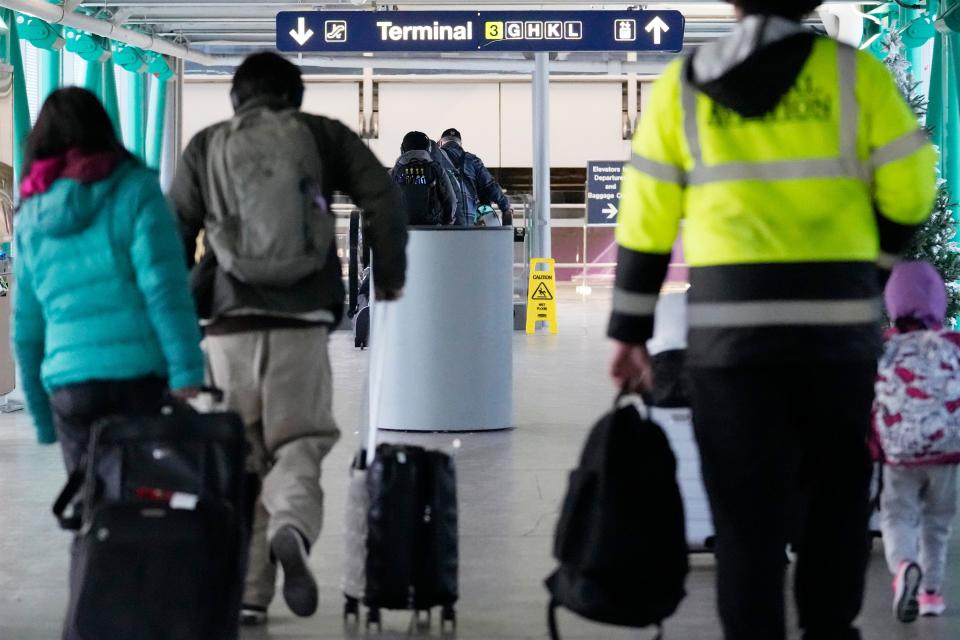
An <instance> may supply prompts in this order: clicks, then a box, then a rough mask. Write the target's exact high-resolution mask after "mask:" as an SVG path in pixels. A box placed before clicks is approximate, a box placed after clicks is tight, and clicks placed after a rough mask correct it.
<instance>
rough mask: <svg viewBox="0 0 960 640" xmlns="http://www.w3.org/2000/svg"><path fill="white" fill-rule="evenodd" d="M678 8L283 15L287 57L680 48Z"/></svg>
mask: <svg viewBox="0 0 960 640" xmlns="http://www.w3.org/2000/svg"><path fill="white" fill-rule="evenodd" d="M683 30H684V18H683V14H682V13H680V12H679V11H283V12H281V13H278V14H277V48H278V49H279V50H280V51H289V52H307V51H315V52H323V53H331V52H337V51H339V52H344V53H347V52H353V53H359V52H402V51H523V52H526V51H673V52H676V51H680V50H681V49H682V48H683Z"/></svg>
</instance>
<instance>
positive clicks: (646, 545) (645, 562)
mask: <svg viewBox="0 0 960 640" xmlns="http://www.w3.org/2000/svg"><path fill="white" fill-rule="evenodd" d="M622 400H623V398H622V396H621V397H619V398H618V399H617V406H616V407H615V408H614V410H613V411H612V412H610V413H608V414H607V415H606V416H604V417H603V418H602V419H601V420H600V421H599V422H598V423H597V424H596V426H594V428H593V431H592V432H591V433H590V436H589V438H588V439H587V443H586V446H584V449H583V453H582V455H581V458H580V465H579V466H578V467H577V468H576V469H574V470H573V471H572V472H571V473H570V482H569V487H568V489H567V495H566V498H565V500H564V503H563V510H562V512H561V514H560V520H559V522H558V523H557V530H556V537H555V539H554V548H553V554H554V556H555V557H556V558H557V560H559V561H560V567H559V568H558V569H557V570H556V571H555V572H554V573H553V574H552V575H551V576H550V577H549V578H547V580H546V585H547V589H548V590H549V592H550V596H551V598H550V605H549V614H548V620H549V624H550V634H551V638H554V640H557V639H558V638H559V637H560V636H559V632H558V629H557V622H556V609H557V607H564V608H567V609H569V610H570V611H573V612H574V613H577V614H579V615H581V616H583V617H584V618H588V619H590V620H594V621H596V622H602V623H607V624H613V625H619V626H626V627H647V626H651V625H657V626H662V624H663V621H664V620H665V619H667V618H668V617H670V616H671V615H672V614H673V613H674V612H675V611H676V610H677V607H678V606H679V605H680V602H681V601H682V600H683V598H684V597H685V596H686V590H685V588H684V583H685V581H686V576H687V573H688V571H689V561H688V558H687V543H686V539H687V537H686V531H685V523H684V512H683V502H682V500H681V497H680V488H679V487H678V486H677V479H676V475H677V474H676V471H677V462H676V458H675V457H674V455H673V451H672V450H671V449H670V444H669V442H668V441H667V437H666V435H665V434H664V433H663V430H662V429H661V428H660V427H659V426H657V425H656V424H655V423H653V422H651V421H650V420H649V419H644V418H641V416H640V413H639V411H638V409H637V407H636V406H635V405H633V404H629V403H628V404H623V402H622Z"/></svg>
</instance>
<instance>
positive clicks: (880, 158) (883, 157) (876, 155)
mask: <svg viewBox="0 0 960 640" xmlns="http://www.w3.org/2000/svg"><path fill="white" fill-rule="evenodd" d="M928 144H930V138H929V137H927V132H926V131H923V130H922V129H917V130H916V131H911V132H910V133H906V134H904V135H902V136H900V137H899V138H897V139H896V140H894V141H892V142H888V143H887V144H885V145H883V146H882V147H880V148H879V149H877V150H876V151H874V152H873V155H872V156H870V167H871V168H873V169H877V168H878V167H882V166H883V165H885V164H890V163H891V162H896V161H897V160H902V159H903V158H906V157H907V156H909V155H911V154H913V153H915V152H917V151H919V150H920V149H923V148H924V147H925V146H927V145H928Z"/></svg>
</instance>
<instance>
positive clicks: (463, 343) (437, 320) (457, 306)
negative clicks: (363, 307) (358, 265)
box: [370, 227, 513, 431]
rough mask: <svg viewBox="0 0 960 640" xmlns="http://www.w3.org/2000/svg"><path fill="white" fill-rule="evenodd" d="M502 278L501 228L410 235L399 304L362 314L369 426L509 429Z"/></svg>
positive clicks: (508, 342)
mask: <svg viewBox="0 0 960 640" xmlns="http://www.w3.org/2000/svg"><path fill="white" fill-rule="evenodd" d="M375 269H376V266H374V270H375ZM512 279H513V230H512V229H511V228H510V227H499V228H498V227H491V228H484V227H469V228H457V227H413V228H411V229H410V240H409V244H408V245H407V284H406V287H405V289H404V294H403V298H402V299H401V300H399V301H397V302H392V303H384V304H383V308H382V309H377V308H373V309H372V311H373V313H372V314H371V320H372V325H371V345H370V346H371V354H370V357H371V359H372V360H371V362H379V366H378V367H376V368H380V369H382V371H381V372H377V373H374V374H372V379H371V380H370V396H371V397H370V406H371V409H372V413H373V417H374V419H375V420H376V423H377V426H378V427H380V428H381V429H395V430H404V431H488V430H494V429H509V428H510V427H512V426H513V425H512V414H513V281H512ZM377 304H378V303H376V302H374V305H375V306H376V305H377ZM381 325H382V326H381ZM381 349H382V350H383V351H382V352H381V351H379V350H381ZM374 369H375V367H371V370H372V371H373V370H374Z"/></svg>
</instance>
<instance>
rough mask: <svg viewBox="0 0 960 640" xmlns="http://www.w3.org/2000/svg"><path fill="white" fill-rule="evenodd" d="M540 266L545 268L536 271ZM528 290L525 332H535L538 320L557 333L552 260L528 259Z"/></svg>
mask: <svg viewBox="0 0 960 640" xmlns="http://www.w3.org/2000/svg"><path fill="white" fill-rule="evenodd" d="M541 266H545V267H546V269H543V270H539V271H538V267H541ZM528 291H529V292H530V293H529V298H528V300H527V333H536V331H537V323H538V322H545V323H547V325H548V326H549V327H550V333H557V276H556V270H555V266H554V261H553V260H551V259H548V258H534V259H533V260H531V261H530V286H529V288H528Z"/></svg>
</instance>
